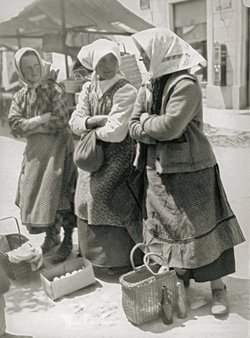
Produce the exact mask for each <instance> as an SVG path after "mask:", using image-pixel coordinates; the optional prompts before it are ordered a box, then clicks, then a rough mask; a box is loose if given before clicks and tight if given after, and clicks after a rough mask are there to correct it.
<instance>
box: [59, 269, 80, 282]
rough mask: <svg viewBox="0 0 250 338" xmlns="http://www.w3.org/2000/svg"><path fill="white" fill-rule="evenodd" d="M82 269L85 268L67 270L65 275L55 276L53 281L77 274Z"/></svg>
mask: <svg viewBox="0 0 250 338" xmlns="http://www.w3.org/2000/svg"><path fill="white" fill-rule="evenodd" d="M82 270H83V268H82V269H79V270H74V271H72V272H67V273H66V274H65V275H61V276H60V277H54V278H53V282H55V281H57V280H60V279H64V278H67V277H71V276H73V275H75V274H76V273H78V272H81V271H82Z"/></svg>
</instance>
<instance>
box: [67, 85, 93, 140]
mask: <svg viewBox="0 0 250 338" xmlns="http://www.w3.org/2000/svg"><path fill="white" fill-rule="evenodd" d="M90 86H91V83H90V82H86V83H85V84H84V85H83V87H82V91H81V93H80V95H79V101H78V104H77V106H76V109H75V110H74V111H73V113H72V115H71V118H70V120H69V125H70V128H71V130H72V131H73V133H75V134H76V135H81V134H82V133H84V132H87V130H88V129H87V128H86V119H87V118H88V117H89V116H90V115H91V113H90V109H91V108H90V104H89V91H90Z"/></svg>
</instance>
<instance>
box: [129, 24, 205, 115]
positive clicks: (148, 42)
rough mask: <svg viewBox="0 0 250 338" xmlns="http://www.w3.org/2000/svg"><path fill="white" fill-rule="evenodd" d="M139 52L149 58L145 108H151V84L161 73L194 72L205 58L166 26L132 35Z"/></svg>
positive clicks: (203, 64)
mask: <svg viewBox="0 0 250 338" xmlns="http://www.w3.org/2000/svg"><path fill="white" fill-rule="evenodd" d="M132 38H133V40H134V43H135V45H136V47H137V48H138V50H139V51H140V52H144V53H145V54H146V55H147V57H148V58H149V61H150V65H149V80H148V81H146V82H145V89H146V101H147V103H146V109H147V111H150V110H151V107H152V93H153V84H154V83H155V82H156V81H155V80H156V79H157V78H160V77H161V76H163V75H166V74H171V73H175V72H178V71H180V70H184V69H189V70H192V71H193V72H196V71H197V70H198V69H200V68H202V67H205V66H206V64H207V63H206V60H205V59H204V58H203V56H201V55H200V54H199V53H198V52H197V51H196V50H195V49H193V48H192V47H191V46H190V45H189V44H188V43H187V42H185V41H184V40H182V39H181V38H179V37H178V36H177V35H176V34H175V33H173V32H172V31H170V30H168V29H166V28H150V29H147V30H144V31H141V32H138V33H135V34H133V35H132Z"/></svg>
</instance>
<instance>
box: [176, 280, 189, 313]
mask: <svg viewBox="0 0 250 338" xmlns="http://www.w3.org/2000/svg"><path fill="white" fill-rule="evenodd" d="M176 286H177V309H176V312H177V317H178V318H186V317H187V303H186V291H185V288H184V285H183V283H182V282H180V281H178V282H177V283H176Z"/></svg>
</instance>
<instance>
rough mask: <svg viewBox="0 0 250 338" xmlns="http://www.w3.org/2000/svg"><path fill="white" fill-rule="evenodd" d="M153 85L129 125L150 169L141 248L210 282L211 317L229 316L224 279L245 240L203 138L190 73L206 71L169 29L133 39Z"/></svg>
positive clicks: (199, 98)
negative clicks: (236, 248) (237, 249)
mask: <svg viewBox="0 0 250 338" xmlns="http://www.w3.org/2000/svg"><path fill="white" fill-rule="evenodd" d="M132 37H133V40H134V42H135V44H136V46H137V48H138V49H139V51H140V53H141V55H142V58H143V61H144V64H145V67H146V69H147V71H148V72H149V76H150V79H149V81H148V82H147V83H146V84H145V85H144V86H142V87H141V89H140V90H139V93H138V97H137V101H136V103H135V108H134V111H133V114H132V117H131V121H130V134H131V136H132V137H133V138H134V139H136V140H137V141H139V144H140V154H139V156H138V162H137V166H139V167H144V168H146V172H147V185H146V194H145V201H144V202H145V208H144V216H143V218H144V226H143V236H144V242H145V244H147V245H148V246H149V248H150V250H151V251H153V252H157V253H159V254H160V255H162V256H163V257H164V258H165V260H166V261H167V262H168V264H169V266H170V267H172V268H176V271H177V273H178V274H179V276H180V277H181V278H183V279H184V281H185V283H186V284H187V285H188V284H189V279H190V278H192V279H194V280H195V281H196V282H206V281H211V289H212V294H213V302H212V307H211V311H212V314H214V315H222V314H225V313H227V312H228V301H227V297H226V286H225V284H224V282H223V281H222V279H221V278H222V277H223V276H225V275H228V274H231V273H233V272H235V260H234V250H233V247H234V246H235V245H237V244H239V243H241V242H243V241H244V237H243V234H242V232H241V229H240V227H239V224H238V222H237V220H236V217H235V215H234V213H233V212H232V210H231V208H230V206H229V203H228V200H227V197H226V194H225V191H224V189H223V185H222V182H221V178H220V173H219V168H218V164H217V162H216V159H215V156H214V153H213V151H212V148H211V146H210V143H209V141H208V139H207V137H206V136H205V134H204V132H203V117H202V94H201V89H200V85H199V83H198V81H197V78H196V76H195V75H193V74H192V73H193V72H195V71H197V70H198V69H200V68H201V67H203V66H205V65H206V62H205V60H204V58H203V57H202V56H201V55H200V54H199V53H198V52H197V51H195V50H194V49H193V48H192V47H191V46H190V45H189V44H188V43H186V42H185V41H183V40H182V39H180V38H179V37H178V36H177V35H175V34H174V33H173V32H171V31H169V30H167V29H160V28H152V29H149V30H145V31H142V32H139V33H136V34H134V35H133V36H132Z"/></svg>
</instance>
